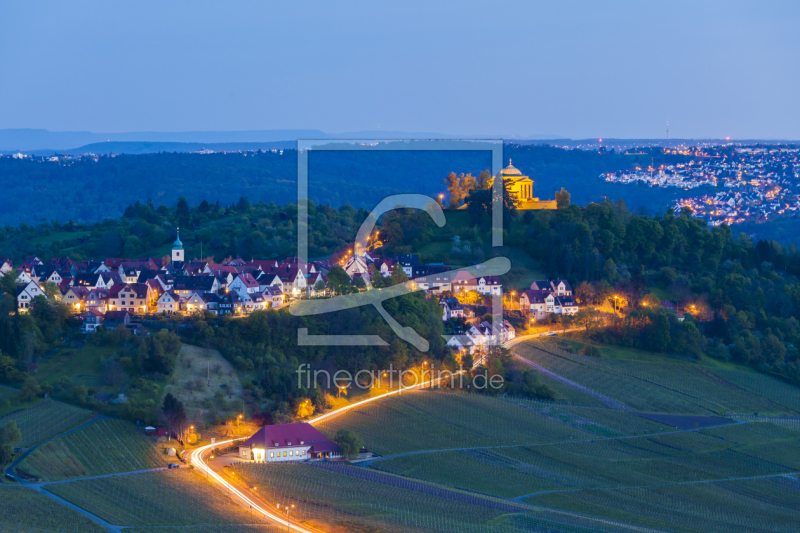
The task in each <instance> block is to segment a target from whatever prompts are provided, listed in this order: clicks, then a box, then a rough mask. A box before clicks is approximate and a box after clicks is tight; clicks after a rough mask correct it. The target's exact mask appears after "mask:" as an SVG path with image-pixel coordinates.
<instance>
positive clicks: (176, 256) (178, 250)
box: [172, 228, 186, 262]
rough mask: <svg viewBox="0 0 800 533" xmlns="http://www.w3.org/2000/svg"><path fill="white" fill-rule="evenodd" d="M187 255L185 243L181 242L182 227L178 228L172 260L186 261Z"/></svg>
mask: <svg viewBox="0 0 800 533" xmlns="http://www.w3.org/2000/svg"><path fill="white" fill-rule="evenodd" d="M185 260H186V257H185V256H184V253H183V243H182V242H181V228H178V233H177V235H176V238H175V242H174V243H172V261H173V262H174V261H185Z"/></svg>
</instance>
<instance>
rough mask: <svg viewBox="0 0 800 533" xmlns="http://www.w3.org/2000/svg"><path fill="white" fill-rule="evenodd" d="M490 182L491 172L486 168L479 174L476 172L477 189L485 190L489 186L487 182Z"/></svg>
mask: <svg viewBox="0 0 800 533" xmlns="http://www.w3.org/2000/svg"><path fill="white" fill-rule="evenodd" d="M491 182H492V173H491V172H489V171H488V170H484V171H483V172H481V173H480V174H478V189H479V190H481V191H485V190H486V189H488V188H489V184H490V183H491Z"/></svg>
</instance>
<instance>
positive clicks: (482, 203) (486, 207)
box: [467, 189, 492, 226]
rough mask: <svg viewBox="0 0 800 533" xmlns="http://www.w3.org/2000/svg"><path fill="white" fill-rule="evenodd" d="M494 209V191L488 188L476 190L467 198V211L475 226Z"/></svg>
mask: <svg viewBox="0 0 800 533" xmlns="http://www.w3.org/2000/svg"><path fill="white" fill-rule="evenodd" d="M491 209H492V192H491V191H490V190H488V189H481V190H479V191H475V192H473V193H472V194H470V195H469V197H468V198H467V213H469V220H470V222H471V223H472V225H473V226H477V225H478V224H480V223H481V221H482V220H483V215H484V214H486V213H489V212H490V211H491Z"/></svg>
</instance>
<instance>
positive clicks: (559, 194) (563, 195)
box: [556, 187, 571, 209]
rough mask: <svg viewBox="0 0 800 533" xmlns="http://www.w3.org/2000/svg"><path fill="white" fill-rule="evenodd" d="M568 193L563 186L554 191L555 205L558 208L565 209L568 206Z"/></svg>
mask: <svg viewBox="0 0 800 533" xmlns="http://www.w3.org/2000/svg"><path fill="white" fill-rule="evenodd" d="M570 197H571V196H570V194H569V193H568V192H567V190H566V189H565V188H564V187H561V190H560V191H556V206H557V207H558V209H566V208H568V207H569V203H570Z"/></svg>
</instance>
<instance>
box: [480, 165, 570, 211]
mask: <svg viewBox="0 0 800 533" xmlns="http://www.w3.org/2000/svg"><path fill="white" fill-rule="evenodd" d="M498 175H500V176H502V177H503V180H504V181H505V183H506V185H507V186H508V190H509V192H511V193H512V194H513V195H514V196H515V197H516V200H517V209H519V210H528V209H556V201H555V200H539V199H538V198H535V197H534V196H533V180H532V179H530V178H529V177H528V176H523V175H522V172H521V171H520V170H519V169H518V168H516V167H515V166H513V165H512V164H511V160H510V159H509V160H508V166H507V167H506V168H504V169H503V170H501V171H500V173H499V174H498ZM490 186H491V185H490Z"/></svg>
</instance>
